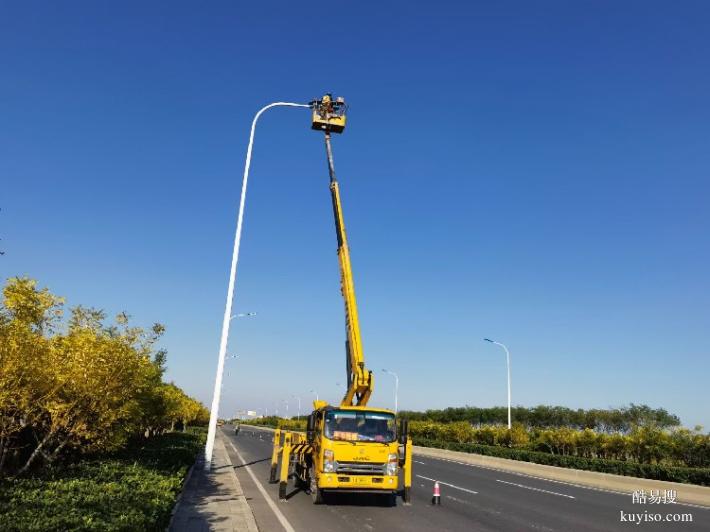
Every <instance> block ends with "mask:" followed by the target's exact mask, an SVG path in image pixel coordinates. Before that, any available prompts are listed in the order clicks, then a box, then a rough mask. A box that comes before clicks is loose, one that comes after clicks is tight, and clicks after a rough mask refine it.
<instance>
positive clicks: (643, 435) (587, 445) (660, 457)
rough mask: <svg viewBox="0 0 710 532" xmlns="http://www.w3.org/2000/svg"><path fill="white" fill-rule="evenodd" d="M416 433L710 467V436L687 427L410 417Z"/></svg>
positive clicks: (460, 440)
mask: <svg viewBox="0 0 710 532" xmlns="http://www.w3.org/2000/svg"><path fill="white" fill-rule="evenodd" d="M409 428H410V431H411V434H412V436H417V437H421V438H425V439H430V440H439V441H447V442H456V443H474V444H480V445H489V446H502V447H513V448H518V449H524V450H528V451H539V452H545V453H549V454H553V455H566V456H576V457H581V458H590V459H591V458H601V459H605V460H619V461H634V462H638V463H641V464H660V465H667V466H678V467H701V468H702V467H708V466H710V435H708V434H702V433H700V432H699V430H694V431H691V430H688V429H684V428H678V427H676V428H673V429H663V428H660V427H655V426H636V427H633V428H632V429H631V430H630V431H629V432H627V433H613V434H610V433H605V432H596V431H593V430H591V429H583V430H575V429H572V428H569V427H558V428H532V429H530V428H526V427H525V426H523V425H522V424H520V423H514V424H513V427H512V429H510V430H509V429H508V428H507V427H506V426H501V425H485V426H481V427H475V426H472V425H471V424H470V423H468V422H466V421H455V422H451V423H438V422H435V421H410V423H409Z"/></svg>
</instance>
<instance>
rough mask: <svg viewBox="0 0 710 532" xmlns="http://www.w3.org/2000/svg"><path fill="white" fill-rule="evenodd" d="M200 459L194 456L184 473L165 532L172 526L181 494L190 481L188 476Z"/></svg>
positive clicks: (180, 500)
mask: <svg viewBox="0 0 710 532" xmlns="http://www.w3.org/2000/svg"><path fill="white" fill-rule="evenodd" d="M199 460H200V457H199V455H198V456H197V457H196V458H195V463H194V464H192V465H191V466H190V469H189V470H188V472H187V475H185V478H184V480H183V481H182V486H180V493H178V496H177V499H175V504H174V505H173V510H172V512H170V521H168V526H167V528H166V529H165V532H168V531H169V530H170V529H171V528H172V527H173V521H174V520H175V514H176V513H177V511H178V508H180V503H181V502H182V494H183V493H185V486H187V483H188V482H190V477H192V472H193V471H194V470H195V466H196V465H197V462H198V461H199Z"/></svg>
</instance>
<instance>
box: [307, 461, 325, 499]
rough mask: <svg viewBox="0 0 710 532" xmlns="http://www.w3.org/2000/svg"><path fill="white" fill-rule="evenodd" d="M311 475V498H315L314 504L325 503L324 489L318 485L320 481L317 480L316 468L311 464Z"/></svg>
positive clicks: (309, 472)
mask: <svg viewBox="0 0 710 532" xmlns="http://www.w3.org/2000/svg"><path fill="white" fill-rule="evenodd" d="M308 474H309V476H310V487H309V491H310V492H311V499H313V504H323V490H322V489H320V488H319V487H318V481H317V480H316V472H315V468H314V467H313V466H311V468H310V470H309V471H308Z"/></svg>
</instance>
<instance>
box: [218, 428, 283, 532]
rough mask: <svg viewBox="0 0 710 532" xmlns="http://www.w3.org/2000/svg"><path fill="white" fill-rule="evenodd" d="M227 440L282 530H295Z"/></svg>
mask: <svg viewBox="0 0 710 532" xmlns="http://www.w3.org/2000/svg"><path fill="white" fill-rule="evenodd" d="M227 442H229V445H231V446H232V449H233V450H234V452H235V453H236V454H237V458H239V460H240V461H241V462H242V465H243V466H244V469H246V470H247V473H249V476H250V477H251V479H252V480H253V481H254V484H256V487H257V488H259V491H260V492H261V494H262V495H263V496H264V499H266V503H267V504H268V505H269V508H271V510H272V511H273V512H274V515H275V516H276V519H278V520H279V523H281V526H282V527H284V530H286V532H296V530H295V529H294V528H293V527H292V526H291V523H289V522H288V519H286V516H285V515H284V514H282V513H281V510H279V508H278V506H276V503H275V502H274V501H272V500H271V497H269V494H268V493H266V490H265V489H264V486H262V485H261V482H259V480H258V479H257V478H256V475H254V472H253V471H252V470H251V467H249V466H248V465H247V463H246V460H244V458H243V457H242V455H241V454H240V453H239V451H237V448H236V447H235V446H234V444H233V443H232V442H231V441H230V440H229V439H227Z"/></svg>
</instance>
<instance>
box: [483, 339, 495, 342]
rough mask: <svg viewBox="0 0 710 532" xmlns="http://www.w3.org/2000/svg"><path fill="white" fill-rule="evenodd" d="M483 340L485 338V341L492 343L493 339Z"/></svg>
mask: <svg viewBox="0 0 710 532" xmlns="http://www.w3.org/2000/svg"><path fill="white" fill-rule="evenodd" d="M484 340H485V341H486V342H490V343H493V340H491V339H490V338H484Z"/></svg>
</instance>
